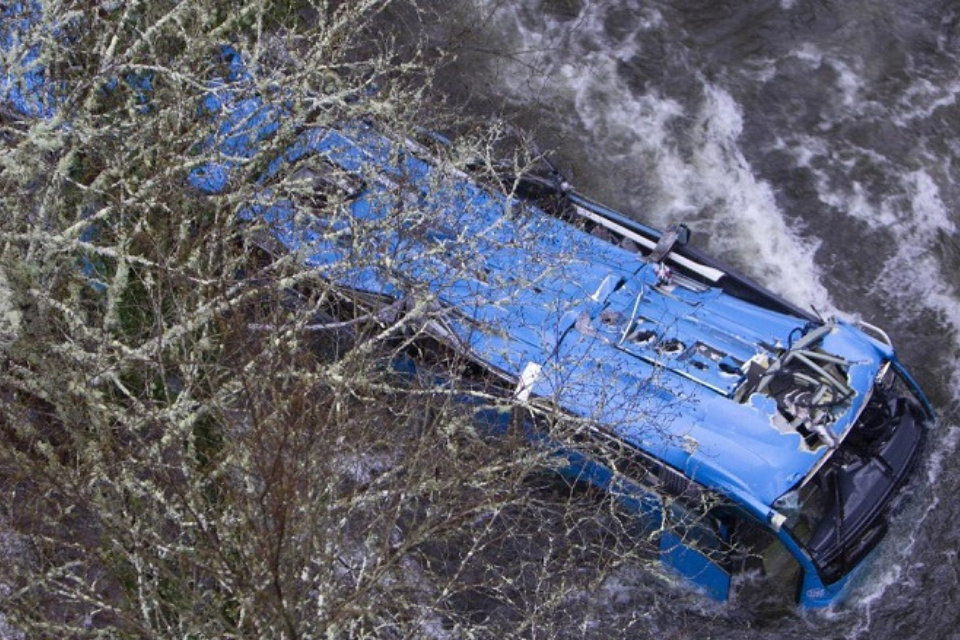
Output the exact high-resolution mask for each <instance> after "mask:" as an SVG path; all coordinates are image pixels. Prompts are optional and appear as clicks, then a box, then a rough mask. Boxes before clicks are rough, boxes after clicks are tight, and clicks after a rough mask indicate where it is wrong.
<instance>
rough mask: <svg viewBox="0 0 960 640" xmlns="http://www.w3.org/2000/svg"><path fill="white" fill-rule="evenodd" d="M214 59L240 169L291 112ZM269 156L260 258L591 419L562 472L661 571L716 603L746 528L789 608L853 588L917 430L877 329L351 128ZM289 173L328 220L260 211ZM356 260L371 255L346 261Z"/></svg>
mask: <svg viewBox="0 0 960 640" xmlns="http://www.w3.org/2000/svg"><path fill="white" fill-rule="evenodd" d="M8 13H9V12H8ZM4 15H7V14H4ZM11 15H13V14H11ZM7 17H8V18H9V17H10V16H9V15H8V16H7ZM14 17H16V18H17V19H18V20H19V19H21V18H22V16H20V15H19V14H16V15H14ZM0 44H2V43H0ZM4 46H9V43H8V44H7V45H4ZM221 55H222V56H223V57H224V58H225V59H226V61H227V62H228V63H229V64H228V68H229V69H231V73H232V74H233V75H231V77H229V78H227V79H226V80H225V81H224V80H218V81H215V82H212V84H211V89H210V95H209V97H208V100H206V101H205V103H204V105H203V111H204V113H205V115H206V116H208V117H209V118H210V121H211V130H212V131H215V132H216V133H215V134H212V135H211V137H210V139H209V140H206V141H204V142H203V143H202V144H204V145H207V146H208V147H209V146H212V147H214V148H217V149H222V150H223V154H224V156H225V157H234V158H243V159H250V158H252V157H253V156H255V155H256V154H257V153H258V148H257V141H258V140H261V139H264V138H265V137H269V136H270V135H271V132H274V131H276V129H277V119H279V118H281V117H285V115H284V114H283V113H282V111H281V110H278V109H275V108H271V107H269V106H267V105H265V104H264V103H263V102H262V98H261V97H258V96H257V94H256V91H255V90H252V91H251V92H250V93H249V94H247V95H249V96H250V97H243V96H244V95H245V94H244V86H243V85H244V82H245V78H247V77H248V72H247V71H246V70H245V69H244V67H243V65H242V61H241V60H240V59H239V56H238V55H237V54H236V52H234V51H232V50H231V49H229V48H227V47H225V48H224V50H223V51H222V52H221ZM44 78H45V76H44V72H43V69H42V67H35V68H33V69H32V70H31V72H30V74H29V75H27V76H25V77H24V78H23V79H22V82H21V83H20V84H16V85H14V84H13V81H12V80H11V76H10V75H9V74H7V73H6V72H4V75H3V77H2V80H3V82H0V97H2V98H3V99H4V100H6V101H8V102H10V103H12V104H13V106H14V108H15V109H17V110H18V111H19V112H20V113H21V114H22V115H23V116H25V117H45V116H46V115H47V112H46V111H42V110H37V109H35V108H33V106H32V105H33V103H32V102H30V96H34V97H37V96H39V97H43V98H45V96H46V95H47V94H46V93H44V92H45V91H47V89H46V88H45V87H47V86H48V85H46V84H45V79H44ZM23 83H26V84H23ZM21 85H23V86H21ZM23 91H26V92H27V93H28V94H29V95H27V96H26V98H25V97H24V95H23ZM25 100H26V101H25ZM54 102H55V101H47V100H44V104H52V103H54ZM268 160H269V162H268V163H267V164H266V166H268V167H269V168H268V169H267V175H266V176H265V177H264V185H265V186H264V194H263V198H262V201H261V202H251V203H250V204H249V206H247V207H245V208H244V209H243V210H242V211H240V213H239V215H240V218H241V219H242V220H245V221H247V222H249V223H251V224H254V225H257V226H259V227H261V229H262V230H263V231H264V232H265V246H266V245H269V249H270V251H277V250H280V251H283V252H285V253H290V254H295V255H297V256H299V257H300V259H301V260H302V262H303V264H304V265H306V266H308V267H310V268H312V269H315V270H316V271H317V272H318V273H319V274H321V275H322V276H323V277H324V278H325V279H327V280H328V281H329V282H330V283H333V284H334V285H336V286H337V287H338V288H339V289H340V290H342V291H345V292H350V293H351V294H356V295H358V296H365V297H366V298H367V299H376V300H391V301H394V302H393V304H390V305H388V307H387V308H388V309H389V310H390V311H391V314H394V315H395V314H397V313H399V312H400V310H401V309H402V308H406V307H409V306H410V304H409V301H411V300H413V301H415V302H416V301H418V300H419V301H423V300H429V301H430V304H429V305H426V307H429V308H430V309H431V310H432V313H431V314H430V319H429V321H427V322H426V324H425V325H424V329H425V330H426V331H427V333H429V334H431V335H432V337H433V338H434V339H436V340H437V341H439V342H441V343H443V344H445V345H447V346H448V347H449V348H452V349H454V350H456V351H457V352H459V353H461V354H463V355H465V356H467V357H469V358H470V359H471V360H473V361H474V362H475V363H477V364H478V365H479V366H480V368H481V369H482V370H484V371H485V372H487V373H489V374H491V375H493V376H495V377H497V378H498V379H499V380H501V381H505V382H506V383H508V385H509V386H512V387H513V388H514V390H515V391H514V394H513V397H512V400H513V402H514V403H515V404H516V405H517V406H518V407H521V408H523V409H526V410H529V411H530V414H529V415H531V416H532V417H531V418H530V421H531V422H533V423H536V421H537V411H536V410H537V408H538V407H544V406H549V407H553V408H555V409H557V410H559V411H560V412H561V413H563V414H564V415H566V416H569V417H571V418H574V419H576V420H577V421H579V424H582V425H586V427H585V428H584V429H583V433H582V435H583V438H585V439H586V441H587V442H588V444H589V447H588V448H587V449H581V448H578V447H579V445H581V444H583V441H582V440H578V441H577V443H576V444H577V445H578V447H574V446H573V445H572V444H571V445H570V447H569V449H565V447H566V446H567V444H565V443H564V442H554V444H555V445H556V446H557V447H558V448H559V451H560V455H562V456H565V457H566V459H567V461H568V464H567V465H566V466H565V468H564V470H563V471H564V473H566V474H567V475H570V476H572V477H577V478H581V479H586V480H587V481H589V482H592V483H594V484H596V485H597V486H600V487H602V488H604V489H606V490H609V491H611V493H614V494H616V495H617V496H618V497H620V498H621V500H622V501H623V502H624V503H625V504H627V505H628V506H630V507H631V508H633V509H635V510H636V511H637V513H638V514H640V515H642V516H643V517H645V518H647V519H648V520H650V521H651V522H652V523H653V524H652V528H653V529H654V530H657V531H659V539H660V545H661V557H662V558H663V561H664V563H665V565H667V566H669V567H671V568H673V569H674V570H676V571H677V572H679V573H680V574H681V575H683V576H685V577H686V578H688V579H689V580H691V581H692V582H694V583H695V584H697V585H698V586H700V587H701V588H702V589H704V590H705V591H706V592H707V593H709V594H710V595H712V596H713V597H715V598H718V599H724V598H726V597H727V595H728V592H729V586H730V576H731V574H732V573H735V572H736V571H737V570H738V567H737V562H738V560H737V559H736V553H734V551H736V550H737V548H736V546H735V545H734V544H733V541H734V539H736V538H737V536H738V535H742V536H744V537H746V534H743V532H744V531H747V530H751V531H759V534H758V535H755V536H753V537H756V538H760V539H764V540H767V539H774V540H775V541H776V542H775V543H776V544H780V545H782V547H781V548H783V549H785V550H786V551H787V552H788V553H789V554H791V555H792V557H793V558H794V562H795V565H796V568H797V571H796V574H797V575H798V576H799V583H798V585H797V586H798V593H799V601H800V602H801V604H804V605H806V606H823V605H828V604H832V603H834V602H836V601H838V600H839V599H840V598H841V597H842V595H843V594H844V593H845V592H846V590H847V589H848V588H849V585H850V584H851V582H852V579H853V576H854V575H855V574H856V572H857V570H858V569H859V568H860V567H862V565H863V562H862V560H863V559H864V557H866V555H868V554H869V552H870V550H871V549H873V548H874V547H875V546H876V543H877V542H878V541H879V539H880V538H881V537H882V535H883V531H884V528H885V515H884V514H885V512H886V511H887V509H888V506H889V504H890V502H891V500H892V497H893V496H894V495H895V493H896V489H897V488H898V487H899V486H900V485H901V484H902V483H903V482H904V481H905V479H906V477H907V475H908V473H909V469H910V467H911V465H912V463H913V461H914V460H915V459H916V456H917V451H918V450H919V443H920V439H921V433H922V428H921V427H922V425H923V424H924V423H927V422H930V421H931V420H932V418H933V413H932V410H931V408H930V406H929V403H928V402H927V401H926V399H925V398H924V397H923V394H922V393H921V392H920V390H919V389H918V387H917V385H916V384H915V383H914V382H913V380H912V379H911V378H910V377H909V375H907V374H906V372H905V371H904V369H903V367H902V366H901V365H900V364H899V362H898V361H897V359H896V355H895V352H894V350H893V347H892V346H891V344H890V342H889V340H888V339H886V337H885V336H884V335H883V334H882V333H881V332H878V331H876V330H863V329H861V328H860V327H858V326H857V325H855V324H852V323H848V322H845V321H843V320H839V319H830V320H826V321H824V320H822V319H820V318H818V317H815V316H813V315H811V314H809V313H808V312H806V311H804V310H802V309H799V308H797V307H796V306H794V305H793V304H791V303H790V302H788V301H785V300H783V299H781V298H779V297H777V296H776V295H774V294H773V293H771V292H769V291H767V290H765V289H763V288H762V287H760V286H759V285H757V284H755V283H753V282H752V281H751V280H749V279H748V278H746V277H744V276H742V275H741V274H739V273H737V272H736V271H735V270H733V269H730V268H729V267H726V266H725V265H723V264H721V263H719V262H717V261H715V260H713V259H712V258H710V257H709V256H706V255H704V254H702V253H700V252H699V251H698V250H696V249H694V248H693V247H690V246H686V245H685V242H684V241H685V240H686V238H687V236H688V234H687V233H685V232H684V231H683V230H682V229H679V230H677V229H674V230H668V231H667V232H663V233H661V232H660V231H657V230H655V229H651V228H649V227H647V226H645V225H644V224H642V223H639V222H637V221H635V220H632V219H630V218H628V217H626V216H624V215H622V214H620V213H618V212H615V211H612V210H610V209H608V208H606V207H604V206H603V205H600V204H598V203H595V202H593V201H591V200H589V199H587V198H585V197H583V196H581V195H579V194H577V193H575V192H572V191H570V190H569V189H568V187H567V186H566V185H565V184H562V183H559V182H554V181H551V180H545V179H542V178H537V177H531V176H521V177H517V178H514V179H511V180H508V181H507V184H508V188H507V189H506V190H505V191H506V193H505V192H504V190H503V189H500V188H497V187H494V186H490V185H487V186H483V185H481V184H479V183H478V182H476V181H475V180H473V179H471V178H470V177H469V176H466V175H465V174H463V173H461V172H458V171H455V170H452V169H450V168H449V167H447V166H445V165H444V163H443V162H442V161H439V160H437V159H436V158H433V157H430V156H429V154H427V153H425V152H424V150H423V149H422V148H421V147H419V146H418V145H416V144H415V143H413V142H411V141H409V140H405V139H402V138H399V139H398V138H396V137H392V136H387V135H384V134H383V133H382V132H380V131H379V130H378V129H377V128H376V127H375V126H373V125H371V124H369V123H347V124H344V125H343V126H342V127H339V128H336V129H330V128H328V129H323V128H312V127H310V126H306V125H305V126H304V127H302V133H301V134H300V135H299V137H297V139H296V140H295V141H294V142H293V144H291V146H290V147H289V148H288V149H286V151H285V152H284V153H283V154H281V156H280V157H277V158H271V159H268ZM284 165H297V166H296V167H294V168H293V169H292V171H293V172H294V173H293V175H294V176H296V177H297V178H298V179H299V180H301V181H302V182H303V183H304V184H305V185H311V188H313V189H314V190H315V191H316V193H317V196H318V197H327V196H328V195H329V194H330V192H332V191H336V192H338V194H339V195H338V202H340V204H341V206H340V208H339V214H338V215H336V216H330V215H327V216H326V217H318V216H315V215H312V212H310V211H301V210H298V208H297V206H296V205H294V203H292V202H288V201H283V200H279V201H278V200H277V199H276V198H274V197H273V195H272V194H271V193H270V192H269V186H268V185H269V179H270V178H271V176H272V175H273V174H275V173H277V172H280V171H281V170H282V169H283V166H284ZM231 170H232V166H231V165H230V164H229V163H228V162H225V163H223V164H219V165H208V166H203V167H198V168H196V169H193V170H192V171H191V172H190V174H189V176H188V183H189V185H190V188H192V189H194V190H195V191H196V192H197V193H198V197H204V194H216V193H221V192H223V191H224V190H226V189H228V188H229V181H228V177H229V175H230V172H231ZM400 210H403V211H404V212H405V217H404V218H403V219H402V223H401V224H396V223H395V221H396V220H397V219H398V218H397V212H398V211H400ZM411 212H412V213H411ZM305 214H306V215H305ZM358 246H362V247H364V248H365V249H366V250H367V251H368V252H369V254H375V255H377V256H381V257H383V259H380V260H371V261H369V262H367V263H364V262H363V260H360V261H359V262H358V259H357V247H358ZM423 306H424V305H421V307H423ZM380 311H381V313H373V314H370V316H369V317H371V318H374V319H377V318H382V317H384V316H383V313H382V311H383V310H382V309H381V310H380ZM590 447H592V448H590ZM598 448H599V449H598ZM583 450H588V451H598V450H599V451H602V452H606V453H605V454H603V455H589V454H584V453H582V451H583ZM611 451H612V452H614V457H613V458H612V459H611V458H610V457H609V456H608V455H607V454H609V453H610V452H611ZM605 456H606V457H605ZM707 496H712V498H710V499H709V500H708V499H707ZM690 513H696V514H698V515H697V516H696V517H692V516H690V515H689V514H690ZM684 531H685V532H687V533H689V534H690V535H681V532H684ZM691 532H695V533H691ZM764 536H766V537H764ZM692 540H696V541H697V543H696V544H694V543H693V542H692ZM784 580H785V578H784Z"/></svg>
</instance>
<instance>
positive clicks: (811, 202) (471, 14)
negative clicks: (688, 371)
mask: <svg viewBox="0 0 960 640" xmlns="http://www.w3.org/2000/svg"><path fill="white" fill-rule="evenodd" d="M454 4H455V5H456V8H455V9H454V10H452V11H451V13H450V14H449V18H447V22H446V23H445V24H446V27H445V28H448V29H450V30H451V31H454V30H455V31H456V33H457V42H458V43H459V44H460V45H462V46H463V55H462V57H461V61H460V63H459V64H458V65H457V66H456V67H455V68H454V69H452V70H451V71H450V72H449V74H448V76H447V77H444V78H443V79H442V85H443V86H444V87H445V88H446V89H447V90H448V91H449V92H450V93H451V94H452V95H454V96H455V97H456V99H461V100H468V104H469V105H470V106H471V108H472V109H474V110H475V111H477V112H494V111H496V112H505V113H508V114H510V115H511V116H512V117H514V118H517V119H518V120H519V121H520V122H521V123H522V124H523V125H524V126H525V127H526V128H527V129H529V130H531V131H533V132H534V135H535V136H536V137H537V139H538V141H539V142H540V144H541V145H542V146H544V147H548V148H553V149H555V152H554V158H555V159H556V160H558V162H559V164H561V166H562V167H563V168H564V169H565V170H566V172H567V174H568V177H570V178H571V179H572V181H573V182H574V183H575V184H576V185H577V186H578V188H579V189H580V190H581V191H584V192H586V193H588V194H590V195H593V196H595V197H596V198H598V199H600V200H602V201H606V202H609V203H612V204H615V205H618V206H620V207H622V208H623V209H625V210H627V211H630V212H632V213H633V214H635V215H636V216H637V217H639V218H641V219H645V220H647V221H649V222H652V223H655V224H657V225H665V224H669V223H671V222H675V221H684V222H687V223H688V224H689V225H690V226H691V228H693V230H694V237H695V240H694V241H695V242H697V243H698V244H700V245H706V246H707V247H708V248H709V250H710V251H711V252H713V253H714V254H718V255H722V256H723V257H724V258H725V259H726V260H728V261H729V262H732V263H734V264H736V265H738V266H740V267H741V268H743V269H744V270H745V271H746V272H748V273H750V274H751V275H753V276H754V277H756V278H757V279H759V280H760V281H761V282H763V283H764V284H766V285H767V286H769V287H770V288H772V289H774V290H776V291H778V292H780V293H782V294H784V295H785V296H787V297H788V298H790V299H791V300H793V301H795V302H798V303H800V304H803V305H814V306H816V307H817V308H818V309H820V310H822V311H825V312H828V313H839V314H841V315H845V316H858V317H861V318H863V319H864V320H867V321H870V322H872V323H874V324H878V325H881V326H882V327H883V328H885V329H886V330H887V331H888V332H889V333H890V335H891V337H892V338H893V340H894V342H895V343H896V345H897V346H898V348H899V350H900V354H901V358H902V359H903V360H904V361H905V362H906V364H907V365H908V367H910V368H911V370H912V371H913V372H914V374H915V375H916V377H917V378H918V379H919V380H920V382H921V384H922V386H923V387H924V388H925V389H926V390H927V392H928V393H929V395H930V397H931V399H932V400H933V402H934V404H935V405H936V407H937V408H938V411H939V413H940V422H939V424H938V426H937V427H936V430H935V431H933V432H932V434H931V436H932V437H931V438H930V439H929V443H928V447H927V450H926V453H925V456H924V459H923V462H922V468H921V469H920V471H919V473H918V474H917V478H916V480H915V481H914V483H913V485H912V487H911V490H912V493H913V497H912V500H911V502H910V504H909V505H908V506H907V507H906V510H905V512H904V513H903V514H902V515H901V516H900V517H899V518H898V519H897V520H896V522H895V523H894V525H893V528H892V531H891V533H890V535H888V537H887V540H886V541H885V542H884V545H883V547H882V550H881V555H882V556H883V557H881V558H879V559H878V560H877V561H876V562H875V563H874V564H873V570H872V572H871V573H870V575H869V576H868V579H867V581H866V584H865V585H864V586H862V587H861V588H860V589H859V590H858V591H856V592H855V593H854V595H853V596H852V597H851V599H850V603H849V604H848V605H847V606H845V607H843V608H841V609H839V610H836V611H831V612H827V613H814V614H802V613H790V614H785V615H780V616H778V617H775V618H773V619H766V620H762V619H758V618H757V617H756V616H754V615H753V614H752V613H751V612H750V611H748V610H747V611H744V610H743V607H744V606H745V605H737V604H733V605H729V606H727V607H724V608H722V609H721V610H716V609H710V610H706V609H700V608H698V607H702V604H698V602H699V601H695V600H691V601H687V600H685V599H683V598H679V599H677V600H672V601H669V604H665V603H664V601H663V600H662V599H656V598H654V599H653V600H651V598H653V596H650V595H649V594H645V593H643V589H642V588H640V587H639V586H638V587H637V588H636V589H635V590H634V591H631V590H630V589H629V588H626V589H624V593H626V594H627V595H623V593H621V594H620V596H619V597H620V598H621V599H622V598H623V597H626V598H628V599H629V598H634V601H635V605H636V606H635V607H634V608H633V611H634V615H635V613H636V611H639V610H641V609H643V611H644V615H645V616H648V617H649V621H650V624H649V627H647V628H648V629H649V630H650V631H651V632H656V633H658V634H662V635H663V636H664V637H708V636H709V637H722V638H807V637H822V638H834V637H837V638H839V637H860V638H931V639H938V638H960V560H958V557H957V552H958V548H960V527H957V526H956V524H955V522H956V521H957V519H958V515H960V498H958V497H957V496H958V485H960V467H958V465H956V464H955V463H954V461H955V460H956V459H957V444H958V441H960V426H958V425H960V421H958V412H957V398H958V397H960V371H958V363H960V337H958V331H960V233H958V228H957V226H958V224H960V183H958V180H960V167H958V166H957V165H958V160H960V105H958V103H957V102H958V96H960V4H958V3H957V2H956V0H919V1H913V2H910V3H904V2H902V1H899V0H896V1H895V0H842V1H841V0H836V1H824V0H757V1H754V2H728V1H722V0H721V1H718V0H671V1H669V2H665V1H659V2H658V1H642V0H592V1H591V0H513V1H512V2H503V1H496V0H457V2H455V3H454ZM623 582H624V584H627V583H629V580H624V581H623ZM627 587H629V584H627ZM651 602H655V603H656V604H655V606H654V607H652V608H651V606H650V605H651ZM621 604H622V603H621ZM628 604H630V603H629V602H628ZM624 609H630V607H629V606H627V607H623V606H621V607H618V608H617V611H620V613H617V612H616V611H613V610H611V613H610V620H606V621H601V623H600V625H599V628H601V629H602V628H603V627H604V626H607V625H609V627H610V628H616V627H617V624H618V619H617V616H620V615H627V614H626V613H623V612H622V610H624Z"/></svg>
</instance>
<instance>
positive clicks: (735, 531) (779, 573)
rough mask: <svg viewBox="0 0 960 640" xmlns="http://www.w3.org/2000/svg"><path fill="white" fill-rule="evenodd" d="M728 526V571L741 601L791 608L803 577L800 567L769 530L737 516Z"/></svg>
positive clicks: (747, 518) (738, 514)
mask: <svg viewBox="0 0 960 640" xmlns="http://www.w3.org/2000/svg"><path fill="white" fill-rule="evenodd" d="M728 521H729V522H730V527H731V552H730V553H731V559H732V563H731V565H732V566H731V569H732V571H733V573H734V574H735V575H736V576H737V580H736V582H737V587H738V588H737V591H738V592H739V593H740V594H741V595H742V598H740V599H741V600H742V601H744V602H753V603H758V604H760V605H761V606H764V607H769V606H773V607H777V608H779V607H785V608H792V607H793V606H794V604H795V599H796V594H797V589H798V588H799V585H800V581H801V579H802V577H803V573H802V570H801V568H800V564H799V563H798V562H797V560H796V558H794V557H793V555H792V554H791V553H790V552H789V551H788V550H787V548H786V547H784V546H783V543H782V542H780V539H779V538H777V536H776V534H774V532H773V531H771V530H770V529H769V528H767V527H765V526H763V525H761V524H760V523H759V522H757V521H755V520H754V519H753V518H752V517H750V516H748V515H746V514H742V513H737V514H736V515H731V516H730V517H729V518H728Z"/></svg>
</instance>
